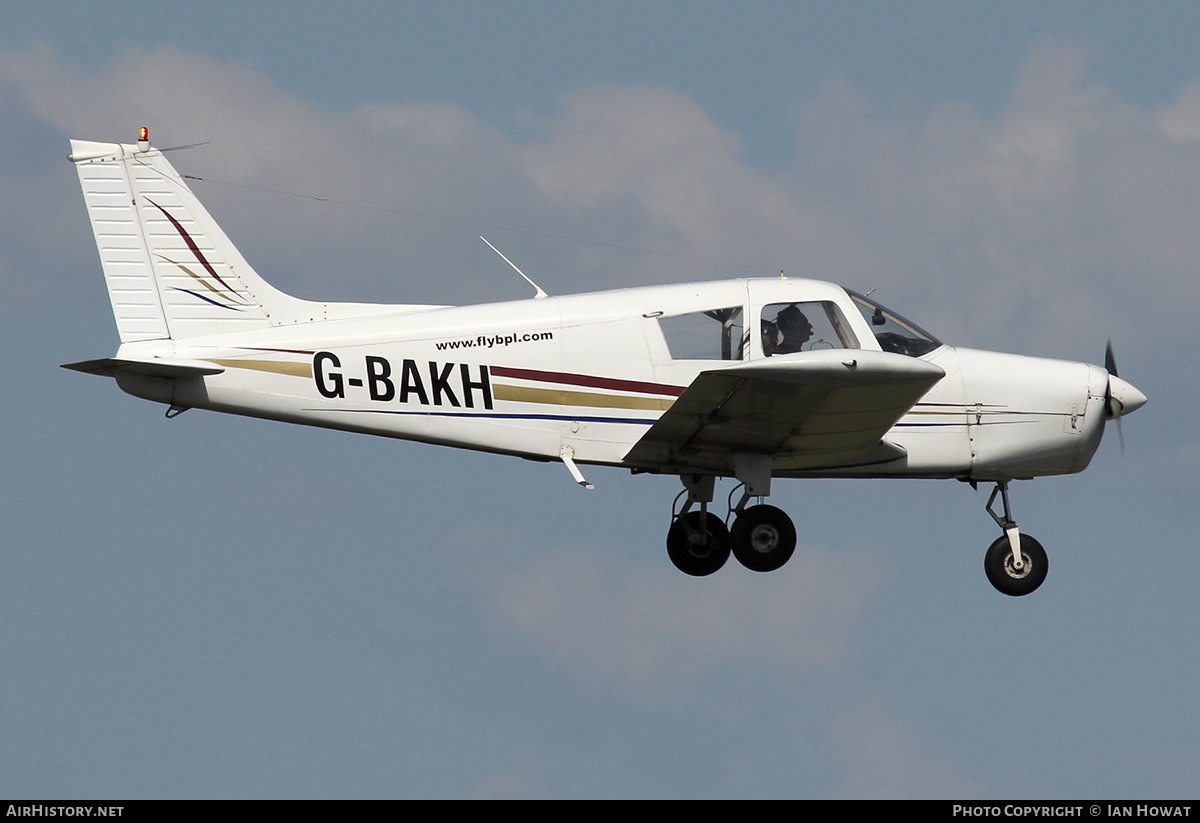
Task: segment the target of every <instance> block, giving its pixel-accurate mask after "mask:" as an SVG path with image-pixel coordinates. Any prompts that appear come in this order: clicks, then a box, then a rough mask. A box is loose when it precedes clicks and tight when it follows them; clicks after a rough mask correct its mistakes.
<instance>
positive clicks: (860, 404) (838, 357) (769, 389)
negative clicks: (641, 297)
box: [625, 349, 945, 473]
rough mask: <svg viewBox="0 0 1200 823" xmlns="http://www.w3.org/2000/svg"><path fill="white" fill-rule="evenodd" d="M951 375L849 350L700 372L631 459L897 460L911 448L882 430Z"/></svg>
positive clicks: (664, 466) (782, 463) (693, 464)
mask: <svg viewBox="0 0 1200 823" xmlns="http://www.w3.org/2000/svg"><path fill="white" fill-rule="evenodd" d="M944 375H945V372H944V371H943V370H942V369H941V368H939V367H938V366H935V365H933V364H932V363H928V362H926V361H924V360H917V359H914V358H911V357H906V356H904V355H898V354H891V353H888V352H873V351H861V350H845V349H837V350H824V351H813V352H801V353H797V354H792V355H783V356H776V357H772V358H770V359H764V360H758V361H754V362H751V363H745V364H739V365H736V366H730V367H728V368H723V369H714V370H711V371H706V372H702V373H701V374H700V375H699V376H698V377H697V378H696V379H695V380H694V381H693V382H692V384H691V385H690V386H688V388H687V389H686V390H685V391H684V393H683V394H682V395H680V397H679V398H678V399H677V400H676V401H675V403H674V405H672V407H671V408H670V409H669V410H667V411H666V412H664V413H663V415H662V417H660V418H659V419H658V421H657V422H656V423H655V424H654V425H653V426H651V427H650V429H649V430H648V431H647V432H646V434H645V435H643V437H642V439H641V440H639V441H638V442H637V443H636V444H635V445H634V447H633V448H632V449H631V450H630V451H629V453H628V454H627V455H626V457H625V462H626V464H627V465H631V466H633V467H637V468H644V469H649V470H651V471H666V472H673V471H688V470H694V469H706V470H711V471H718V472H722V473H730V472H732V471H733V467H734V456H735V455H736V454H738V453H743V454H745V453H752V454H770V455H773V457H774V460H773V467H774V469H775V470H780V471H784V470H804V469H814V468H823V467H830V468H831V467H836V466H850V465H864V464H868V463H878V462H883V461H886V460H894V459H896V458H898V457H901V456H903V455H904V454H905V452H904V449H903V448H901V447H900V446H897V445H896V444H894V443H890V442H888V441H886V440H884V435H885V434H886V433H887V431H888V430H889V429H890V428H891V427H892V426H893V425H894V424H895V422H896V421H897V420H899V419H900V418H901V417H902V416H903V415H904V414H905V413H906V412H907V411H908V410H909V409H910V408H912V406H913V404H914V403H915V402H916V401H917V400H919V399H920V398H921V397H922V396H923V395H924V394H925V392H926V391H928V390H929V388H930V387H931V386H932V385H934V384H935V383H937V382H938V380H940V379H941V378H942V377H943V376H944Z"/></svg>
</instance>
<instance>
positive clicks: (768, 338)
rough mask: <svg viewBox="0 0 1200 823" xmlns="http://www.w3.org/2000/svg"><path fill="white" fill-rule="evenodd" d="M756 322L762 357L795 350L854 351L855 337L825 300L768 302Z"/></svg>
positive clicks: (830, 304) (856, 339)
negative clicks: (760, 340) (760, 335)
mask: <svg viewBox="0 0 1200 823" xmlns="http://www.w3.org/2000/svg"><path fill="white" fill-rule="evenodd" d="M759 322H760V324H761V328H762V347H763V356H764V357H770V356H771V355H773V354H792V353H793V352H798V351H817V350H820V349H857V348H858V338H856V337H855V336H854V332H852V331H851V330H850V326H849V325H847V323H846V318H845V316H844V315H843V314H842V311H841V309H839V308H838V307H837V304H836V303H831V302H829V301H827V300H821V301H811V302H807V303H771V304H770V305H768V306H763V310H762V314H761V315H760V320H759Z"/></svg>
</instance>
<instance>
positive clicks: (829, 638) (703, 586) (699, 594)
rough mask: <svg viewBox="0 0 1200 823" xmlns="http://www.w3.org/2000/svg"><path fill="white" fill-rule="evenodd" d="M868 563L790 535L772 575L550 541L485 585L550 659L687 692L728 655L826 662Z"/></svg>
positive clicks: (757, 660)
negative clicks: (606, 554)
mask: <svg viewBox="0 0 1200 823" xmlns="http://www.w3.org/2000/svg"><path fill="white" fill-rule="evenodd" d="M729 562H730V564H731V566H732V565H733V564H735V563H736V561H734V560H732V559H731V560H730V561H729ZM879 568H880V564H879V561H878V559H877V558H868V557H866V556H864V555H862V554H859V553H848V554H847V553H843V552H831V551H828V550H825V549H821V548H814V547H804V546H801V547H800V548H798V549H797V554H796V557H794V558H793V559H792V561H791V562H790V563H789V564H788V566H787V567H785V568H784V569H782V570H780V571H778V572H775V573H773V574H771V575H757V574H752V573H750V572H744V571H742V570H741V569H738V568H732V567H731V568H730V569H727V570H724V571H723V572H722V573H721V574H718V575H714V576H713V577H710V578H704V579H700V580H697V579H692V578H687V577H684V576H683V575H680V574H678V573H677V572H675V571H674V570H672V569H669V568H667V567H665V566H653V567H651V566H640V565H639V566H622V565H619V564H617V563H615V562H603V561H602V560H601V559H600V558H599V555H598V554H597V553H595V552H592V553H585V552H583V551H568V550H560V551H556V552H551V553H547V554H545V555H543V556H540V557H538V558H536V559H535V560H534V561H533V562H532V563H530V564H529V565H528V567H526V568H524V569H521V570H520V571H517V572H508V573H505V574H501V575H499V576H498V577H497V578H496V580H495V582H494V584H493V592H494V596H495V599H496V604H497V608H498V610H499V613H500V615H501V616H502V617H503V618H504V619H505V620H506V621H508V622H509V623H510V624H511V625H512V627H513V628H515V629H516V630H517V631H519V632H520V633H521V634H522V635H524V636H525V637H527V638H529V639H530V640H531V641H532V642H533V643H535V644H536V645H537V646H539V647H541V648H542V649H544V650H545V652H546V654H547V655H548V656H549V658H550V659H551V661H552V662H553V663H554V664H555V665H557V666H560V667H562V668H564V669H566V670H569V671H571V672H573V673H575V674H577V675H579V676H582V677H584V678H585V679H588V680H595V679H596V678H600V679H602V680H603V681H604V682H606V683H610V684H612V685H614V686H618V687H620V688H622V689H624V690H626V691H627V692H628V693H629V694H631V695H633V696H636V697H638V698H639V699H646V700H649V701H651V702H657V701H659V700H663V699H672V700H674V699H680V698H681V697H683V696H684V695H683V694H682V693H681V692H680V689H681V688H684V687H686V688H690V689H697V692H696V693H695V694H693V697H695V696H698V694H699V683H701V682H702V681H703V680H704V679H705V678H707V677H709V676H711V675H712V674H713V673H714V671H715V670H717V669H720V668H722V667H726V666H729V665H754V666H767V667H769V668H771V669H774V670H780V671H784V672H788V673H791V674H798V673H800V672H811V671H813V670H819V669H825V670H831V669H837V668H838V667H840V666H841V665H842V663H843V662H844V658H845V656H846V655H847V653H848V651H849V648H850V646H851V645H852V643H853V634H854V627H855V621H856V620H857V618H858V616H859V612H860V609H861V608H862V606H863V604H864V602H865V601H866V600H867V599H868V597H869V596H870V595H871V594H872V592H873V590H874V589H875V588H876V587H877V586H878V575H879Z"/></svg>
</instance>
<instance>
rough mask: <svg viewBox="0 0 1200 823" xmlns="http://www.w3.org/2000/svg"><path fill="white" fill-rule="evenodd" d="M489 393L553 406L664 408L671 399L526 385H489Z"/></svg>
mask: <svg viewBox="0 0 1200 823" xmlns="http://www.w3.org/2000/svg"><path fill="white" fill-rule="evenodd" d="M492 396H493V397H495V398H496V399H497V400H514V401H516V402H518V403H548V404H550V405H553V406H591V407H597V408H609V409H650V410H654V411H666V410H667V409H669V408H671V404H672V403H674V402H675V401H674V400H671V399H668V398H657V397H627V396H625V395H621V394H596V393H594V392H586V391H568V390H566V389H534V388H529V387H526V386H506V385H504V384H503V383H493V384H492Z"/></svg>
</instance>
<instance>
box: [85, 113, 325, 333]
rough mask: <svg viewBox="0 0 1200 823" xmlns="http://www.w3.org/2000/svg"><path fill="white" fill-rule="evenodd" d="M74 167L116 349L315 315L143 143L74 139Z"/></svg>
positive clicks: (318, 308)
mask: <svg viewBox="0 0 1200 823" xmlns="http://www.w3.org/2000/svg"><path fill="white" fill-rule="evenodd" d="M143 137H144V133H143ZM71 160H72V162H74V163H75V168H76V170H77V171H78V172H79V182H80V185H82V187H83V197H84V200H85V201H86V202H87V209H88V216H89V217H90V218H91V222H92V231H93V233H94V234H95V236H96V247H97V249H98V250H99V252H100V263H101V265H102V266H103V268H104V279H105V281H106V282H107V284H108V296H109V299H110V300H111V301H112V307H113V314H114V315H115V316H116V320H117V330H118V332H119V333H120V335H121V342H122V343H127V342H132V341H137V340H155V339H162V338H172V339H179V338H185V337H197V336H201V335H209V334H218V333H220V332H227V331H244V330H251V329H257V328H264V327H267V326H271V325H280V324H283V323H297V322H306V321H308V320H316V319H319V318H320V315H321V313H322V310H323V308H325V307H324V305H323V304H320V303H310V302H308V301H305V300H298V299H296V298H294V297H290V296H288V295H286V294H284V293H283V292H280V291H278V290H277V289H274V288H272V287H271V286H270V285H268V284H267V283H266V281H264V280H263V279H262V278H261V277H259V276H258V275H257V274H256V273H255V272H254V269H252V268H250V266H249V264H247V263H246V261H245V260H244V259H243V258H242V255H241V254H240V253H239V252H238V250H237V249H236V248H235V247H234V245H233V243H231V242H230V240H229V238H228V237H226V236H225V233H224V232H223V231H221V228H220V227H219V226H218V225H217V223H216V221H215V220H213V219H212V217H211V216H210V215H209V213H208V211H206V210H205V208H204V206H202V205H201V204H200V201H199V200H197V199H196V196H195V195H194V194H192V191H191V189H189V188H188V187H187V184H186V183H184V182H183V179H182V178H181V177H180V176H179V173H178V172H176V171H175V169H174V168H173V167H172V166H171V164H170V163H169V162H168V161H167V159H166V158H165V157H163V153H162V152H161V151H159V150H157V149H153V148H151V147H150V143H149V141H148V140H146V139H142V140H140V141H139V142H138V143H137V144H136V145H130V144H122V143H92V142H87V141H83V140H72V141H71ZM314 315H316V316H314Z"/></svg>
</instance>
